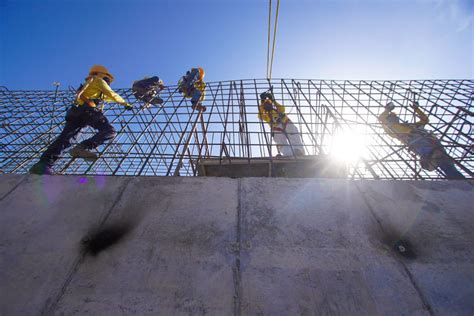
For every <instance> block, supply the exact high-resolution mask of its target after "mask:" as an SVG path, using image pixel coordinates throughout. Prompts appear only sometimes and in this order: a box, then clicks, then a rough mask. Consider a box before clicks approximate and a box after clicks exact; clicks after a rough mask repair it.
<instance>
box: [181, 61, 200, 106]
mask: <svg viewBox="0 0 474 316" xmlns="http://www.w3.org/2000/svg"><path fill="white" fill-rule="evenodd" d="M204 75H205V73H204V69H202V68H201V67H198V68H191V70H189V71H187V72H186V75H185V76H183V77H181V79H180V80H179V82H178V89H179V92H181V93H182V94H183V95H184V97H185V98H188V99H189V98H191V107H192V108H193V109H195V110H198V111H202V112H205V111H206V107H205V106H203V105H202V101H204V97H205V93H204V89H205V88H206V83H205V82H204V81H203V78H204Z"/></svg>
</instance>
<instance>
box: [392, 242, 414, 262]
mask: <svg viewBox="0 0 474 316" xmlns="http://www.w3.org/2000/svg"><path fill="white" fill-rule="evenodd" d="M393 249H394V250H395V251H396V252H397V253H398V254H399V255H401V256H403V257H405V258H410V259H414V258H416V255H415V252H414V251H413V247H412V245H411V244H410V242H409V241H408V240H397V241H396V242H395V243H394V244H393Z"/></svg>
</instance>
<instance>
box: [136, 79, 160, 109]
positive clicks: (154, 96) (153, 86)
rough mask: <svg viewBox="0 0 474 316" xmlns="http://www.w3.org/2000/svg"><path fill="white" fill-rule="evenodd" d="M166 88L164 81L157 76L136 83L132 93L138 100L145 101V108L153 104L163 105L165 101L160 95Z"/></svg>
mask: <svg viewBox="0 0 474 316" xmlns="http://www.w3.org/2000/svg"><path fill="white" fill-rule="evenodd" d="M164 88H165V84H164V82H163V80H161V79H160V78H159V77H157V76H154V77H151V78H148V77H145V78H144V79H141V80H137V81H134V82H133V86H132V91H133V95H134V96H135V98H136V99H137V100H141V101H143V102H144V103H145V107H149V106H150V105H151V104H154V105H160V104H163V99H161V98H160V97H159V93H160V92H161V90H163V89H164Z"/></svg>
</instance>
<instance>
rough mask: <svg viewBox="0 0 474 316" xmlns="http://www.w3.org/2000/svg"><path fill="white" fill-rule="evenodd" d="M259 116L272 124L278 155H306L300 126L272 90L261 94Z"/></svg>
mask: <svg viewBox="0 0 474 316" xmlns="http://www.w3.org/2000/svg"><path fill="white" fill-rule="evenodd" d="M258 118H259V119H260V120H262V121H265V122H267V123H269V124H270V128H271V131H272V138H273V139H274V140H275V143H276V144H277V149H278V153H279V154H278V156H281V155H284V156H293V155H294V156H304V154H305V153H304V146H303V141H302V140H301V135H300V132H299V131H298V128H297V127H296V126H295V125H294V124H293V122H292V121H291V120H290V118H289V117H288V116H287V115H286V113H285V107H284V106H283V105H281V104H280V103H278V102H276V101H275V98H274V96H273V94H272V93H271V92H264V93H262V94H260V105H259V107H258Z"/></svg>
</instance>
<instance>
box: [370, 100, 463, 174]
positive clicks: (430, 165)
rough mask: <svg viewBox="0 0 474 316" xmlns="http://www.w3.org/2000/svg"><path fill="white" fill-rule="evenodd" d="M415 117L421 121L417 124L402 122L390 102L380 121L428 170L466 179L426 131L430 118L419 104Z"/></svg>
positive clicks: (414, 105) (439, 143) (416, 106)
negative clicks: (440, 171)
mask: <svg viewBox="0 0 474 316" xmlns="http://www.w3.org/2000/svg"><path fill="white" fill-rule="evenodd" d="M412 107H413V109H414V110H415V115H416V116H418V118H419V120H418V121H417V122H415V123H406V122H401V121H400V118H399V117H398V115H397V114H396V113H395V112H392V111H393V109H394V108H395V105H394V104H393V103H392V102H389V103H388V104H387V105H386V106H385V110H384V111H383V112H382V113H381V114H380V115H379V121H380V123H381V124H382V128H383V129H384V130H385V132H386V133H387V134H388V135H390V136H391V137H394V138H396V139H398V140H399V141H400V142H402V143H403V144H405V145H407V146H408V148H409V150H410V151H412V152H413V153H415V154H416V155H418V156H419V157H420V165H421V167H422V168H423V169H426V170H430V171H432V170H435V169H436V168H440V169H441V170H442V171H443V172H444V174H445V175H446V178H448V179H464V178H465V177H464V175H463V174H462V173H460V172H459V171H458V170H457V169H456V167H455V166H454V160H453V159H452V158H451V157H450V156H449V155H448V154H447V153H446V151H445V150H444V147H443V145H442V144H441V142H440V141H439V139H438V138H436V137H435V136H434V135H433V134H432V133H430V132H429V131H427V130H425V128H424V127H425V125H426V124H428V122H429V120H428V116H426V114H425V113H423V111H422V110H421V109H420V107H419V106H418V103H416V102H415V103H413V105H412Z"/></svg>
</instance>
